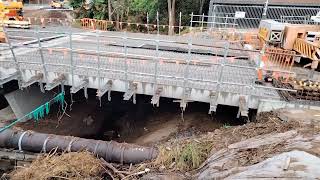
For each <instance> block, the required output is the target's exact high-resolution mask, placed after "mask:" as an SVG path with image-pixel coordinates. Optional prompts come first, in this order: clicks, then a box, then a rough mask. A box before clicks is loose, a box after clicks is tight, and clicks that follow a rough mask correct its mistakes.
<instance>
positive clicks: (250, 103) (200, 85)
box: [0, 29, 280, 112]
mask: <svg viewBox="0 0 320 180" xmlns="http://www.w3.org/2000/svg"><path fill="white" fill-rule="evenodd" d="M6 35H7V37H8V40H9V44H4V45H2V46H1V55H2V56H1V57H0V84H3V83H6V82H8V81H10V80H12V79H19V80H20V87H21V88H25V87H27V86H29V85H31V84H33V83H37V82H38V83H41V84H42V83H44V84H46V85H45V89H46V90H51V89H53V88H54V87H56V86H58V85H60V84H64V85H69V86H72V88H71V93H76V92H78V91H79V90H80V89H83V88H84V89H86V88H94V89H97V96H98V97H101V96H103V95H104V94H105V93H108V96H110V92H111V91H119V92H124V93H125V94H124V99H125V100H129V99H131V98H132V97H133V99H134V97H135V94H145V95H150V96H152V103H153V104H158V102H159V98H160V97H168V98H174V99H178V102H180V103H181V107H182V108H183V109H184V108H186V105H187V102H189V101H200V102H206V103H210V107H209V109H208V110H209V112H214V111H215V109H216V107H217V105H218V104H223V105H231V106H239V105H241V101H244V102H245V105H243V106H244V108H245V109H246V110H248V109H249V108H253V109H257V108H258V106H259V101H260V100H261V99H273V100H280V97H279V95H278V93H277V91H276V88H273V87H269V86H261V85H257V84H255V80H256V77H257V75H256V69H257V65H256V63H255V61H253V60H250V59H245V58H246V57H249V56H248V54H247V53H246V51H241V50H238V49H240V48H241V46H240V45H239V44H236V43H234V44H231V43H230V42H226V41H222V40H220V41H214V40H211V39H204V38H200V37H197V38H192V37H191V36H173V37H172V36H162V35H146V34H140V33H124V32H100V31H81V30H78V29H76V30H72V29H71V30H70V31H68V32H67V33H64V32H57V31H50V30H45V31H38V30H12V29H7V30H6ZM257 55H258V54H257ZM239 57H241V58H239ZM85 95H86V94H85ZM109 98H110V97H109ZM241 99H242V100H241ZM134 101H135V100H134Z"/></svg>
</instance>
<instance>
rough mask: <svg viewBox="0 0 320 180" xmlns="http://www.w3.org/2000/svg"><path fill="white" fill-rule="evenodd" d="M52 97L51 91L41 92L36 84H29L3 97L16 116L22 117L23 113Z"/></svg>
mask: <svg viewBox="0 0 320 180" xmlns="http://www.w3.org/2000/svg"><path fill="white" fill-rule="evenodd" d="M52 97H53V94H52V93H51V92H46V93H42V92H41V91H40V88H39V87H37V86H30V87H29V88H27V89H25V90H16V91H13V92H11V93H8V94H5V98H6V99H7V101H8V103H9V105H10V107H11V109H12V111H13V112H14V114H15V115H16V118H21V117H23V116H24V115H25V114H27V113H29V112H31V111H33V110H34V109H36V108H37V107H39V106H40V105H42V104H44V103H46V102H47V101H49V100H50V99H51V98H52Z"/></svg>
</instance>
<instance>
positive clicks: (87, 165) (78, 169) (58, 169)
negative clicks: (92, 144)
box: [10, 152, 105, 180]
mask: <svg viewBox="0 0 320 180" xmlns="http://www.w3.org/2000/svg"><path fill="white" fill-rule="evenodd" d="M104 173H105V171H104V167H103V165H102V163H101V161H100V160H99V159H97V158H95V157H94V156H93V155H92V154H90V153H89V152H77V153H75V152H70V153H63V154H62V155H60V156H57V155H56V154H55V153H52V154H48V155H46V156H39V157H38V158H37V159H36V160H35V161H33V162H32V164H31V165H30V166H29V167H27V168H19V169H17V170H15V171H13V172H12V173H11V174H10V178H11V179H21V180H24V179H25V180H27V179H54V178H56V179H64V178H65V179H86V178H96V177H103V176H104ZM99 179H100V178H99Z"/></svg>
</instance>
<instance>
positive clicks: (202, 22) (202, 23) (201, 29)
mask: <svg viewBox="0 0 320 180" xmlns="http://www.w3.org/2000/svg"><path fill="white" fill-rule="evenodd" d="M203 21H204V13H203V14H202V19H201V32H202V31H203Z"/></svg>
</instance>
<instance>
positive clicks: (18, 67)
mask: <svg viewBox="0 0 320 180" xmlns="http://www.w3.org/2000/svg"><path fill="white" fill-rule="evenodd" d="M3 31H4V33H5V36H6V39H7V43H8V45H9V49H10V51H11V54H12V57H13V60H14V62H15V65H16V69H17V70H19V73H21V69H20V66H19V62H18V60H17V57H16V54H15V53H14V50H13V47H12V44H11V41H10V38H9V35H8V31H7V29H6V28H5V27H3Z"/></svg>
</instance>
